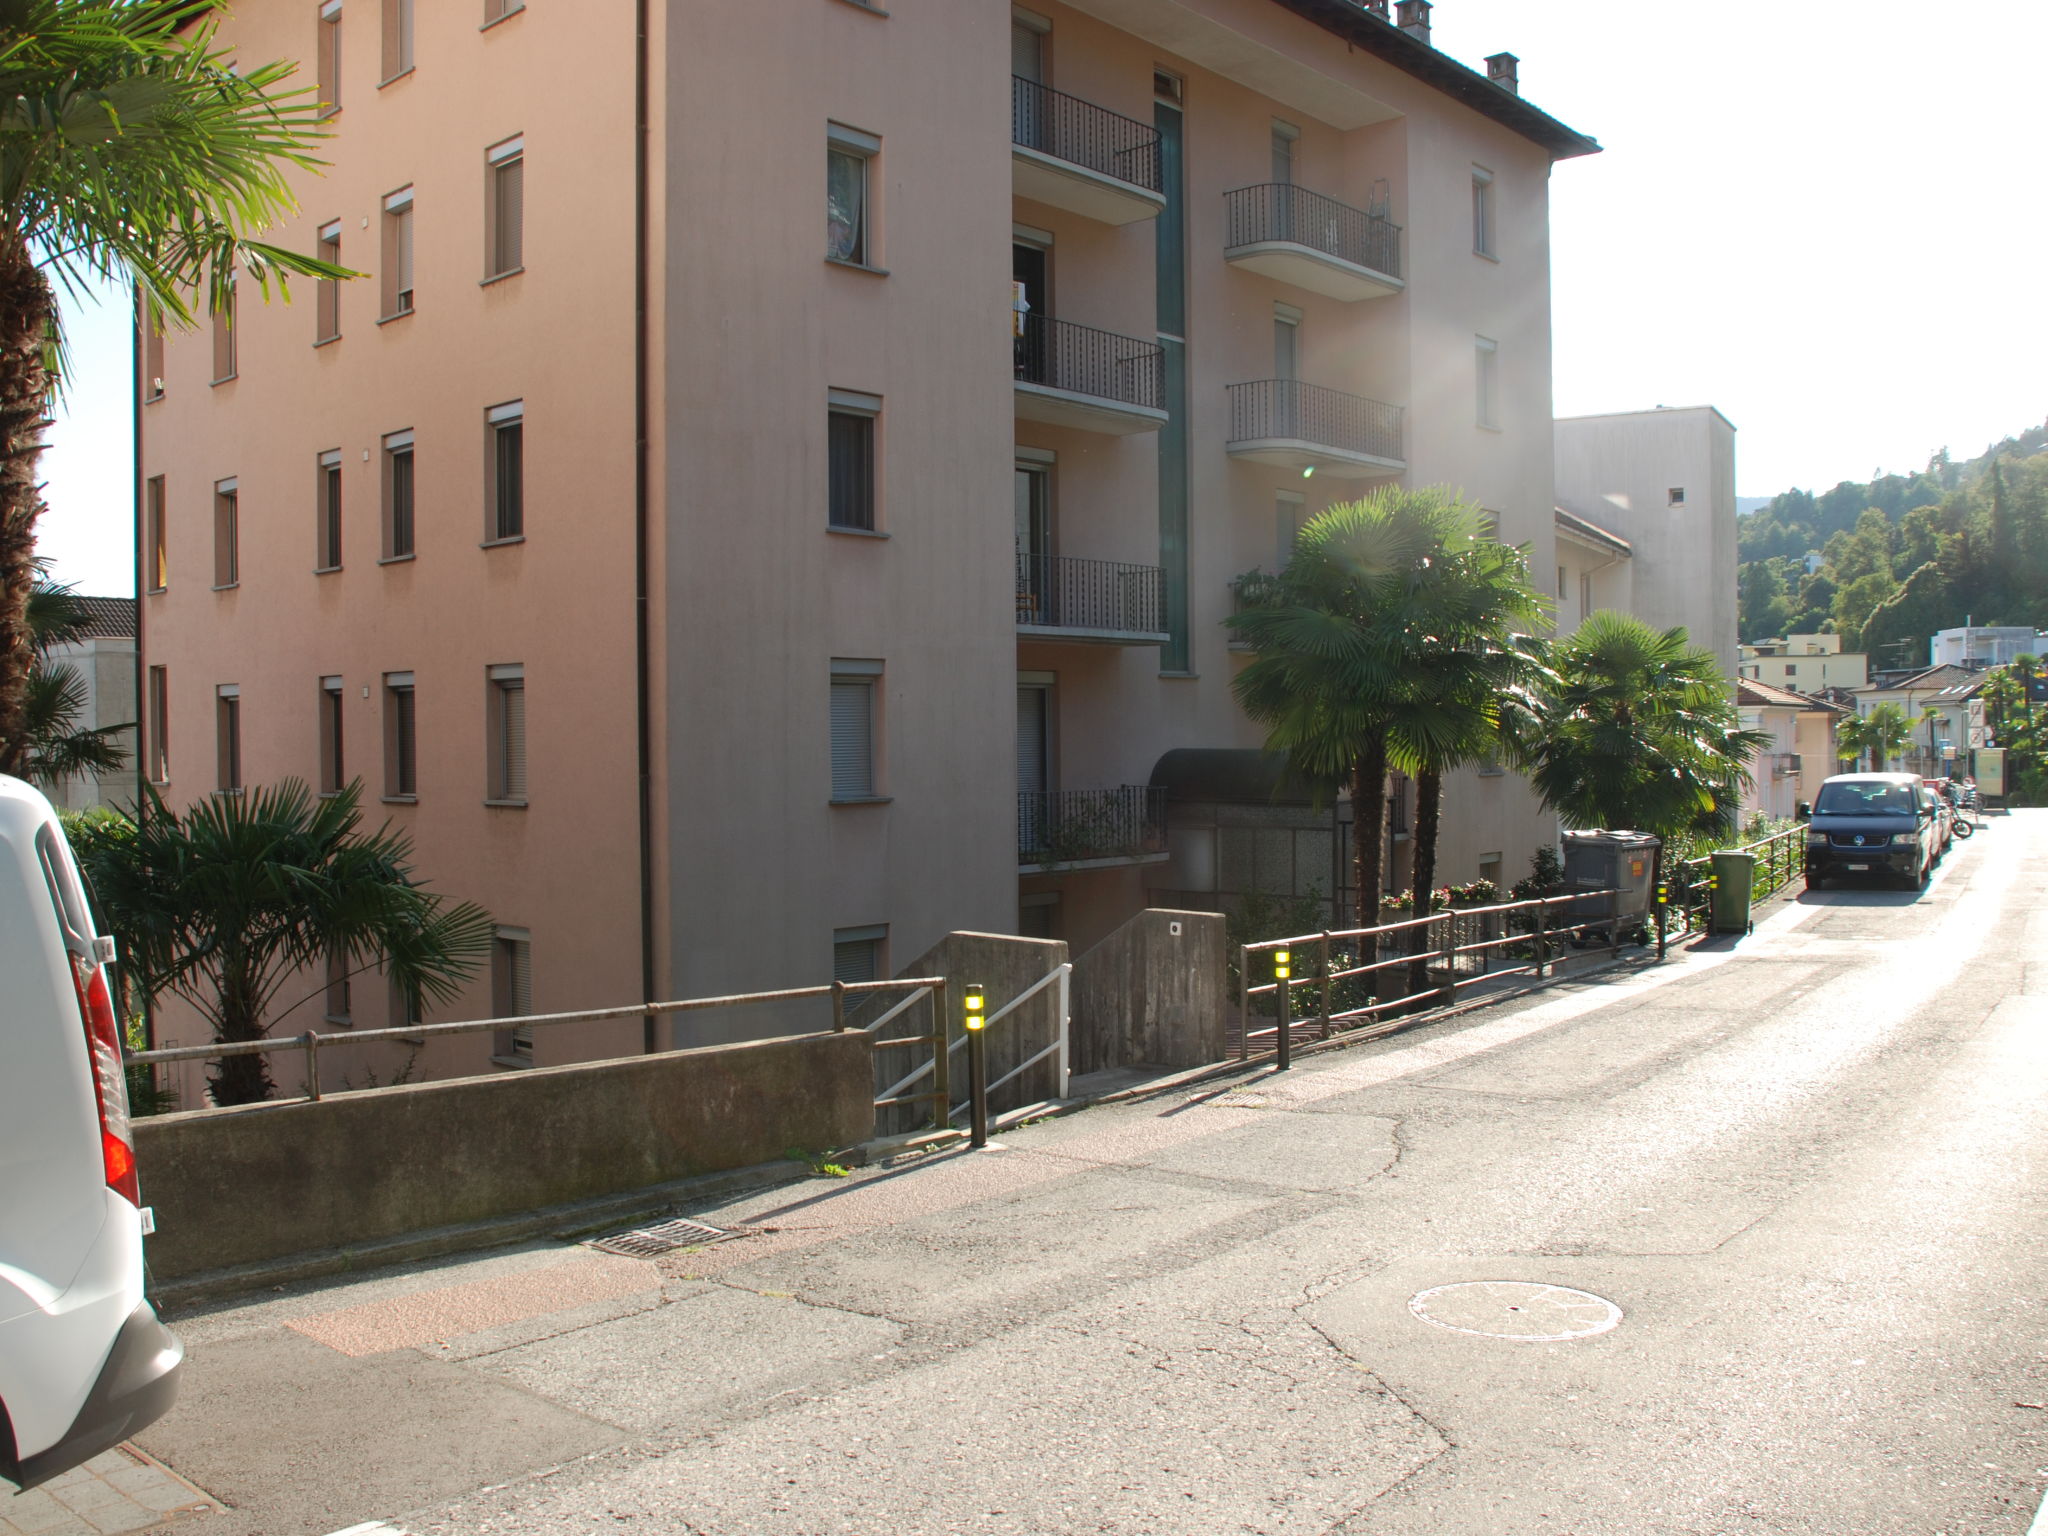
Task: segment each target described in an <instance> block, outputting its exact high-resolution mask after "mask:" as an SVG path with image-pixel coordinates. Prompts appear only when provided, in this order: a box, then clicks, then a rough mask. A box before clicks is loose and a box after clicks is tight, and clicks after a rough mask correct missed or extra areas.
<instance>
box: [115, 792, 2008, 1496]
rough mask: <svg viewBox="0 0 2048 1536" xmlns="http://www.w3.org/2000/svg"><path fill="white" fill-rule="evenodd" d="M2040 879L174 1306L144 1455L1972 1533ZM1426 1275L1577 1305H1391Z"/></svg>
mask: <svg viewBox="0 0 2048 1536" xmlns="http://www.w3.org/2000/svg"><path fill="white" fill-rule="evenodd" d="M2044 874H2048V812H2036V813H2031V814H2030V813H2025V812H2021V813H2016V814H2013V815H2011V816H2004V817H1998V818H1994V819H1993V820H1991V821H1990V822H1989V823H1988V824H1987V826H1986V828H1985V830H1984V831H1983V833H1982V834H1981V835H1979V836H1978V837H1977V838H1975V839H1973V840H1972V841H1971V842H1970V843H1968V844H1959V845H1958V846H1957V848H1956V849H1955V851H1954V852H1953V853H1952V854H1951V856H1950V857H1949V859H1948V861H1947V863H1946V864H1945V865H1944V867H1943V868H1942V869H1941V871H1940V872H1939V874H1938V875H1937V877H1936V880H1935V882H1934V884H1933V886H1932V887H1931V888H1930V889H1928V890H1927V891H1924V892H1921V893H1918V894H1917V895H1916V894H1913V893H1905V892H1898V893H1892V892H1863V891H1829V892H1826V893H1822V894H1817V895H1808V896H1801V897H1797V898H1795V899H1793V900H1790V901H1785V902H1780V903H1777V904H1774V905H1772V906H1771V907H1769V908H1767V909H1765V911H1764V913H1763V914H1761V916H1760V921H1759V923H1758V925H1757V928H1756V931H1755V933H1754V934H1752V935H1750V936H1748V937H1746V938H1744V939H1742V940H1741V941H1740V942H1735V941H1730V940H1719V941H1711V942H1708V943H1704V944H1701V945H1698V946H1696V947H1693V948H1690V949H1687V950H1684V951H1682V952H1677V951H1675V952H1674V955H1673V957H1672V959H1671V960H1669V961H1668V962H1667V963H1665V964H1664V965H1662V966H1645V967H1638V968H1633V969H1624V970H1622V971H1619V972H1612V973H1609V974H1608V975H1606V976H1604V977H1602V978H1599V979H1596V980H1593V981H1590V982H1583V983H1575V984H1570V985H1566V986H1562V987H1559V988H1556V989H1553V990H1551V991H1547V992H1544V993H1540V994H1536V995H1533V996H1531V997H1527V998H1524V999H1521V1000H1519V1001H1517V1002H1513V1003H1507V1004H1503V1005H1500V1006H1498V1007H1495V1008H1491V1009H1487V1010H1484V1011H1480V1012H1476V1013H1472V1014H1468V1015H1464V1016H1462V1017H1459V1018H1456V1019H1452V1020H1446V1021H1443V1022H1441V1023H1438V1024H1435V1025H1431V1026H1427V1027H1424V1028H1419V1029H1416V1030H1413V1031H1410V1032H1408V1033H1405V1034H1402V1035H1398V1036H1394V1037H1390V1038H1388V1039H1385V1040H1381V1041H1378V1042H1375V1043H1373V1044H1371V1045H1367V1046H1361V1047H1357V1048H1354V1049H1350V1050H1344V1051H1336V1052H1330V1053H1327V1054H1321V1055H1316V1056H1313V1057H1310V1058H1307V1059H1304V1060H1303V1061H1301V1062H1300V1063H1299V1064H1298V1065H1297V1066H1296V1068H1295V1070H1294V1071H1292V1072H1290V1073H1288V1074H1285V1075H1284V1076H1283V1075H1278V1074H1272V1073H1266V1072H1258V1073H1250V1074H1246V1075H1244V1076H1242V1077H1240V1078H1238V1079H1234V1080H1231V1081H1229V1082H1226V1083H1222V1084H1218V1085H1215V1086H1211V1087H1208V1088H1204V1089H1201V1090H1192V1089H1183V1090H1181V1091H1179V1092H1178V1093H1176V1094H1175V1095H1173V1096H1171V1097H1168V1098H1163V1099H1154V1100H1151V1101H1147V1102H1142V1103H1137V1104H1129V1105H1123V1106H1117V1107H1105V1108H1098V1109H1094V1110H1090V1111H1088V1112H1086V1113H1083V1114H1080V1115H1076V1116H1072V1117H1068V1118H1065V1119H1059V1120H1052V1121H1045V1122H1041V1123H1039V1124H1036V1125H1033V1126H1030V1127H1027V1128H1025V1129H1023V1130H1020V1131H1017V1132H1014V1133H1011V1134H1010V1135H1008V1136H1006V1137H1004V1138H1003V1149H1002V1150H1000V1151H989V1152H983V1153H967V1152H944V1153H935V1154H927V1155H924V1156H921V1157H913V1158H908V1159H902V1160H898V1161H897V1162H895V1163H893V1164H890V1165H888V1166H884V1167H879V1168H874V1169H867V1170H862V1171H861V1172H859V1173H858V1174H856V1175H855V1176H854V1177H852V1178H850V1179H846V1180H813V1181H807V1182H805V1183H802V1184H798V1185H790V1186H783V1187H781V1188H778V1189H773V1190H767V1191H762V1192H758V1193H756V1194H753V1195H750V1196H748V1197H747V1198H744V1199H740V1200H734V1201H731V1202H729V1203H727V1204H724V1205H720V1206H715V1207H707V1208H705V1209H703V1210H700V1211H695V1212H692V1213H691V1214H693V1215H696V1216H698V1217H700V1218H701V1219H703V1220H706V1221H709V1222H712V1223H714V1224H748V1225H753V1226H757V1227H761V1228H767V1229H771V1230H766V1231H763V1232H762V1233H760V1235H757V1236H753V1237H748V1238H745V1239H742V1240H739V1241H735V1242H730V1243H725V1244H720V1245H717V1246H714V1247H710V1248H706V1249H703V1250H700V1251H697V1252H685V1253H677V1254H672V1255H669V1256H667V1257H665V1258H663V1259H661V1260H658V1261H651V1262H650V1261H642V1260H624V1259H618V1258H615V1257H610V1256H606V1255H599V1254H595V1253H592V1252H590V1251H589V1250H586V1249H578V1248H568V1247H563V1246H559V1245H549V1244H538V1245H533V1246H530V1247H526V1248H520V1249H515V1250H499V1251H497V1252H495V1253H491V1254H488V1255H483V1256H478V1257H473V1258H468V1259H464V1260H458V1261H448V1262H442V1263H437V1264H433V1265H422V1266H413V1267H410V1268H408V1269H405V1270H403V1271H392V1272H388V1273H384V1274H379V1275H371V1276H365V1277H362V1278H359V1279H355V1280H352V1281H351V1282H349V1283H346V1284H334V1283H329V1284H323V1285H320V1286H313V1287H304V1288H300V1289H297V1290H294V1291H291V1292H285V1293H277V1294H270V1295H266V1296H264V1297H261V1298H258V1299H255V1300H252V1301H245V1302H242V1303H238V1304H233V1305H226V1306H219V1307H214V1308H211V1309H207V1310H204V1311H198V1312H194V1313H192V1314H190V1315H187V1316H184V1317H180V1318H177V1319H175V1320H174V1321H175V1322H176V1324H177V1326H178V1327H179V1328H180V1330H181V1332H182V1333H183V1335H184V1337H185V1339H186V1340H187V1343H188V1345H189V1346H190V1350H191V1366H190V1368H189V1377H188V1379H189V1383H190V1385H189V1387H188V1390H187V1395H186V1398H185V1400H184V1401H183V1402H182V1403H181V1404H180V1406H179V1408H178V1410H177V1411H176V1412H175V1413H174V1414H173V1415H172V1416H171V1417H170V1418H168V1419H167V1420H165V1421H164V1422H162V1423H161V1424H159V1425H157V1426H156V1427H155V1428H153V1429H152V1430H151V1431H150V1432H149V1433H147V1434H146V1435H144V1436H143V1437H142V1439H141V1444H142V1446H143V1448H144V1449H146V1450H147V1451H148V1452H149V1453H150V1454H152V1455H153V1456H155V1457H157V1458H159V1459H160V1460H161V1461H163V1462H165V1463H166V1464H168V1465H169V1466H170V1467H172V1468H173V1469H175V1470H176V1471H177V1472H178V1473H179V1474H181V1475H182V1476H183V1477H185V1478H187V1479H189V1480H190V1481H191V1482H192V1483H194V1484H196V1485H197V1486H199V1487H200V1488H202V1489H204V1490H205V1491H206V1492H207V1493H208V1494H210V1495H212V1496H213V1497H214V1498H215V1499H217V1500H219V1501H221V1502H222V1503H224V1504H226V1505H227V1506H228V1508H227V1509H226V1510H225V1511H224V1512H222V1513H219V1514H212V1515H205V1516H200V1517H195V1518H193V1519H192V1520H190V1521H189V1522H186V1523H181V1524H180V1526H179V1529H181V1530H183V1529H185V1528H186V1524H187V1523H189V1526H190V1529H191V1530H193V1531H194V1532H204V1533H207V1536H213V1533H219V1536H256V1533H264V1536H270V1533H275V1536H285V1533H325V1532H330V1531H334V1530H337V1529H339V1528H342V1527H346V1526H350V1525H353V1524H356V1523H357V1522H363V1521H372V1520H386V1521H390V1522H391V1523H392V1526H393V1527H394V1528H397V1529H402V1530H405V1531H408V1532H412V1533H415V1536H428V1533H441V1532H447V1533H471V1532H476V1533H484V1532H490V1533H505V1536H513V1533H541V1532H548V1533H554V1532H564V1531H582V1530H617V1529H626V1530H634V1531H648V1532H656V1531H658V1532H664V1533H668V1532H675V1533H705V1536H712V1533H716V1536H825V1533H843V1532H844V1533H860V1536H879V1533H884V1532H886V1533H890V1536H936V1533H942V1532H945V1533H954V1532H958V1533H975V1536H1011V1533H1037V1532H1087V1533H1117V1536H1124V1533H1140V1532H1144V1533H1161V1536H1166V1533H1176V1536H1186V1533H1208V1532H1229V1533H1253V1532H1256V1533H1275V1536H1279V1533H1289V1536H1293V1533H1300V1536H1311V1533H1317V1536H1320V1533H1328V1536H1425V1533H1427V1536H1505V1533H1514V1536H1527V1533H1532V1532H1542V1533H1549V1536H1665V1533H1671V1536H1679V1533H1684V1536H1725V1533H1736V1532H1740V1533H1744V1536H1756V1533H1764V1536H1780V1533H1782V1536H1807V1533H1814V1536H1821V1533H1825V1536H1912V1533H1925V1536H1978V1533H1984V1536H1990V1533H2000V1536H2005V1533H2010V1536H2020V1533H2023V1532H2025V1531H2027V1529H2028V1527H2029V1523H2030V1521H2031V1520H2032V1519H2033V1516H2034V1512H2035V1509H2036V1506H2037V1505H2038V1504H2039V1502H2040V1500H2041V1496H2042V1490H2043V1488H2044V1486H2048V1356H2044V1353H2043V1351H2044V1348H2048V1345H2044V1339H2043V1320H2044V1285H2043V1282H2044V1277H2048V1262H2044V1259H2048V1256H2044V1251H2043V1238H2042V1233H2043V1224H2042V1214H2043V1201H2042V1192H2041V1187H2040V1179H2039V1177H2038V1172H2039V1170H2040V1169H2041V1168H2042V1167H2043V1166H2044V1164H2043V1156H2044V1153H2048V1099H2044V1094H2043V1089H2044V1087H2048V968H2044V963H2043V961H2042V960H2041V959H2040V958H2039V957H2041V956H2042V955H2043V953H2044V940H2048V900H2044V897H2043V894H2042V893H2043V890H2044V879H2043V876H2044ZM1467 1281H1528V1282H1534V1283H1536V1284H1539V1285H1547V1286H1562V1287H1572V1288H1575V1289H1578V1290H1582V1291H1587V1292H1590V1293H1592V1294H1593V1295H1594V1296H1597V1297H1601V1298H1605V1299H1606V1300H1608V1301H1610V1302H1612V1303H1613V1304H1614V1305H1615V1306H1616V1307H1618V1308H1619V1309H1620V1312H1621V1321H1620V1322H1619V1324H1618V1325H1616V1326H1614V1327H1613V1328H1611V1329H1609V1330H1608V1331H1606V1332H1602V1333H1598V1334H1594V1335H1590V1336H1586V1337H1581V1338H1574V1339H1570V1340H1565V1341H1561V1342H1532V1341H1529V1340H1527V1339H1508V1338H1500V1337H1494V1336H1491V1333H1490V1331H1489V1329H1488V1327H1487V1326H1486V1317H1487V1315H1488V1314H1487V1312H1486V1308H1487V1307H1488V1306H1491V1305H1493V1304H1494V1303H1493V1300H1492V1298H1494V1297H1496V1296H1499V1297H1503V1298H1505V1297H1507V1295H1508V1293H1507V1292H1504V1291H1502V1292H1486V1293H1482V1298H1481V1299H1480V1300H1479V1301H1473V1300H1471V1299H1470V1293H1468V1297H1467V1301H1466V1303H1465V1306H1466V1310H1465V1311H1464V1312H1462V1313H1459V1314H1458V1315H1459V1316H1460V1317H1461V1319H1463V1320H1464V1321H1465V1322H1468V1323H1474V1326H1475V1327H1476V1329H1477V1331H1463V1332H1461V1331H1455V1330H1453V1329H1451V1328H1447V1327H1442V1326H1437V1325H1436V1324H1434V1323H1432V1322H1430V1321H1428V1320H1426V1319H1425V1318H1423V1317H1421V1316H1419V1315H1418V1314H1417V1312H1416V1311H1415V1310H1414V1309H1412V1308H1411V1305H1410V1303H1411V1300H1412V1299H1413V1298H1415V1297H1416V1296H1417V1295H1418V1293H1420V1292H1423V1291H1425V1290H1428V1289H1430V1288H1432V1287H1437V1286H1444V1285H1454V1284H1458V1283H1460V1282H1467ZM1507 1304H1508V1303H1507V1301H1505V1300H1502V1301H1501V1302H1500V1305H1501V1306H1502V1307H1503V1308H1504V1307H1505V1306H1506V1305H1507ZM1446 1310H1448V1309H1446ZM1595 1310H1596V1311H1597V1309H1595ZM1475 1320H1476V1322H1475ZM1500 1323H1501V1329H1500V1331H1503V1332H1512V1331H1513V1329H1514V1326H1515V1324H1514V1323H1513V1321H1512V1320H1511V1319H1510V1318H1509V1317H1508V1316H1507V1315H1506V1313H1505V1311H1503V1312H1502V1313H1501V1314H1500Z"/></svg>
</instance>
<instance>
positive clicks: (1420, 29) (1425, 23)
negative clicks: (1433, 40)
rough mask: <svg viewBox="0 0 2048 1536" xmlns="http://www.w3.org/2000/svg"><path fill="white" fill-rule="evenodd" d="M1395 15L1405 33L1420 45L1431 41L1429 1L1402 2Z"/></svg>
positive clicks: (1406, 0) (1395, 10)
mask: <svg viewBox="0 0 2048 1536" xmlns="http://www.w3.org/2000/svg"><path fill="white" fill-rule="evenodd" d="M1394 14H1395V16H1396V17H1398V18H1399V21H1398V25H1399V26H1400V28H1401V30H1402V31H1403V32H1406V33H1407V34H1408V35H1409V36H1410V37H1412V38H1414V39H1415V40H1416V41H1417V42H1419V43H1427V42H1428V41H1429V0H1400V3H1399V4H1397V5H1396V6H1395V7H1394Z"/></svg>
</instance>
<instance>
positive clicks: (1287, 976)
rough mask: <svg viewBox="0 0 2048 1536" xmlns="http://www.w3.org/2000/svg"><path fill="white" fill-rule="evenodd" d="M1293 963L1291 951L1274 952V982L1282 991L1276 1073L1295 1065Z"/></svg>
mask: <svg viewBox="0 0 2048 1536" xmlns="http://www.w3.org/2000/svg"><path fill="white" fill-rule="evenodd" d="M1293 961H1294V957H1293V955H1292V954H1291V953H1290V952H1289V951H1287V950H1284V949H1276V950H1274V951H1273V980H1274V981H1275V982H1276V983H1277V984H1278V987H1279V991H1280V1040H1279V1051H1280V1059H1279V1061H1278V1062H1277V1063H1276V1064H1275V1065H1274V1068H1273V1070H1274V1071H1276V1072H1285V1071H1286V1070H1287V1069H1288V1068H1289V1067H1291V1066H1293V1065H1294V1021H1293V1019H1292V1018H1291V1016H1290V1015H1291V1014H1292V1013H1293V1008H1292V1007H1291V1003H1292V998H1291V997H1290V996H1289V994H1290V993H1292V992H1293V990H1294V987H1293V985H1292V978H1293V976H1294V963H1293Z"/></svg>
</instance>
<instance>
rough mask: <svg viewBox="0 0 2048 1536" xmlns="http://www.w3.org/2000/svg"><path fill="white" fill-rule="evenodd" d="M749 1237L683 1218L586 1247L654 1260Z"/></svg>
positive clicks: (742, 1231)
mask: <svg viewBox="0 0 2048 1536" xmlns="http://www.w3.org/2000/svg"><path fill="white" fill-rule="evenodd" d="M746 1235H747V1233H746V1231H745V1229H743V1228H735V1229H732V1230H727V1229H726V1228H724V1227H707V1226H705V1225H704V1223H703V1222H701V1221H685V1220H683V1219H681V1218H680V1217H679V1218H677V1219H676V1220H674V1221H664V1222H661V1223H659V1224H657V1225H655V1226H651V1227H634V1228H632V1229H631V1230H629V1231H625V1232H614V1233H612V1234H611V1236H609V1237H599V1238H593V1239H592V1240H591V1241H590V1242H589V1243H588V1244H586V1245H585V1246H586V1247H590V1248H595V1249H596V1250H597V1251H598V1252H599V1253H616V1254H621V1255H623V1256H624V1257H626V1258H629V1259H652V1258H657V1257H659V1256H660V1255H662V1254H664V1253H674V1252H675V1251H676V1250H677V1249H678V1248H702V1247H704V1246H705V1245H706V1244H709V1243H722V1242H725V1241H727V1240H728V1239H731V1238H735V1237H745V1236H746Z"/></svg>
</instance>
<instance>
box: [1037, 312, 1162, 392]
mask: <svg viewBox="0 0 2048 1536" xmlns="http://www.w3.org/2000/svg"><path fill="white" fill-rule="evenodd" d="M1020 330H1021V334H1020V335H1019V336H1018V337H1017V339H1016V343H1015V354H1016V368H1017V382H1018V383H1020V384H1037V385H1041V386H1043V387H1044V388H1046V389H1063V390H1066V391H1067V392H1068V393H1069V394H1075V395H1093V396H1094V397H1095V398H1096V399H1098V400H1113V401H1115V402H1116V403H1117V404H1119V405H1136V406H1142V407H1144V408H1145V409H1146V410H1152V411H1158V410H1164V409H1165V404H1164V402H1165V398H1166V349H1165V348H1164V347H1162V346H1160V345H1159V343H1158V342H1156V341H1145V340H1143V339H1141V338H1139V337H1136V336H1121V335H1118V334H1117V333H1116V332H1115V331H1103V330H1098V329H1096V328H1095V327H1094V326H1092V325H1077V324H1075V323H1074V322H1073V321H1071V320H1055V319H1054V318H1053V317H1052V316H1051V315H1041V314H1028V315H1025V316H1023V317H1022V325H1021V327H1020Z"/></svg>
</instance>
